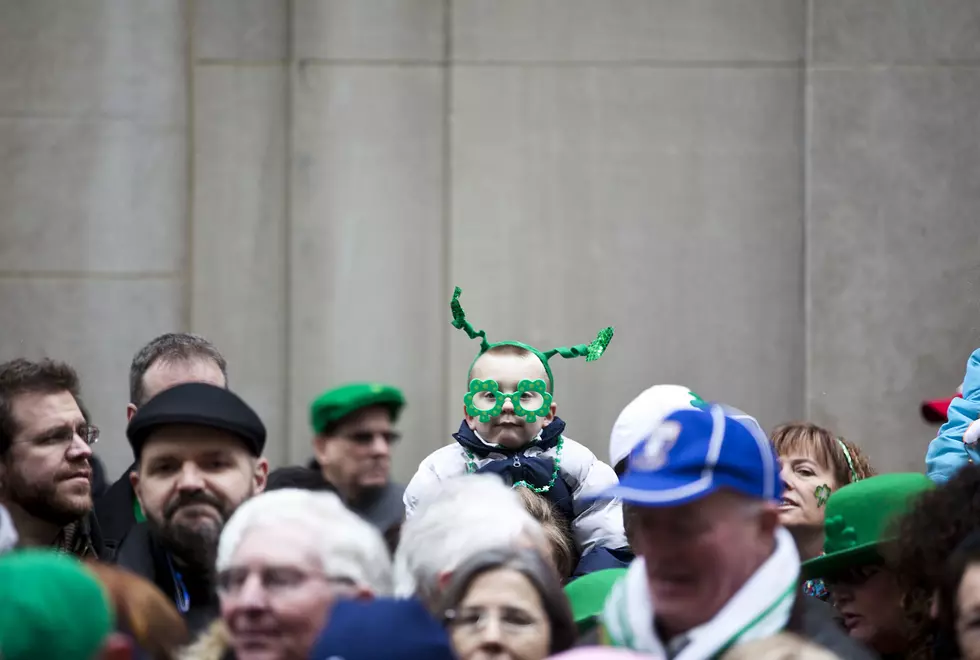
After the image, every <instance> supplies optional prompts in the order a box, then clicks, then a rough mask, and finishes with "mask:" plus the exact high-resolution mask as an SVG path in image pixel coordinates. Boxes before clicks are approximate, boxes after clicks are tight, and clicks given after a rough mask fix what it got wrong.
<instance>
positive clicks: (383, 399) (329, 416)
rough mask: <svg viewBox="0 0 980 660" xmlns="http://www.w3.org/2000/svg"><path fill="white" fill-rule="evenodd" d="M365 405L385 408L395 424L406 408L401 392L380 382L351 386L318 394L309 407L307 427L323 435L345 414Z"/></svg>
mask: <svg viewBox="0 0 980 660" xmlns="http://www.w3.org/2000/svg"><path fill="white" fill-rule="evenodd" d="M368 406H385V407H386V408H388V410H389V411H391V421H397V419H398V414H399V413H400V412H401V410H402V408H403V407H404V406H405V397H404V396H402V393H401V390H399V389H398V388H397V387H393V386H392V385H384V384H381V383H350V384H348V385H342V386H340V387H338V388H335V389H332V390H330V391H328V392H324V393H323V394H321V395H320V396H319V397H318V398H317V399H316V401H314V402H313V404H312V405H310V425H311V426H312V427H313V430H314V431H315V432H316V433H325V432H326V431H327V430H328V429H330V427H331V426H333V425H334V424H336V423H337V422H339V421H340V420H342V419H343V418H344V417H347V415H349V414H351V413H352V412H355V411H357V410H360V409H361V408H367V407H368Z"/></svg>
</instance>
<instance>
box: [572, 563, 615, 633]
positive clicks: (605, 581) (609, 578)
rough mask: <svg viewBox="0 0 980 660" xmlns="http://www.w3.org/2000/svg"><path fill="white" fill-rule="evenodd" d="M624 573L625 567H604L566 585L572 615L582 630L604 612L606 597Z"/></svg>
mask: <svg viewBox="0 0 980 660" xmlns="http://www.w3.org/2000/svg"><path fill="white" fill-rule="evenodd" d="M624 575H626V569H625V568H604V569H602V570H601V571H595V572H593V573H587V574H586V575H583V576H582V577H580V578H575V579H574V580H572V581H571V582H569V583H568V584H566V585H565V595H566V596H567V597H568V602H569V603H570V604H571V606H572V617H573V618H574V619H575V624H576V625H577V626H578V627H579V629H580V630H582V629H584V628H587V627H588V625H589V624H590V623H592V622H593V621H594V620H595V618H596V617H597V616H599V614H601V613H602V608H603V606H604V605H605V604H606V599H607V598H608V597H609V594H610V593H611V592H612V589H613V587H614V586H615V585H616V583H617V582H619V580H620V579H621V578H622V577H623V576H624Z"/></svg>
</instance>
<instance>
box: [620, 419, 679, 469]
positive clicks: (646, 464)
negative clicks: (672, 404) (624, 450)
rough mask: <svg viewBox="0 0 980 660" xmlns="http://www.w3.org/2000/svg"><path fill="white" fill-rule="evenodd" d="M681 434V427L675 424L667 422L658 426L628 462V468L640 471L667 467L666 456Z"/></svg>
mask: <svg viewBox="0 0 980 660" xmlns="http://www.w3.org/2000/svg"><path fill="white" fill-rule="evenodd" d="M680 434H681V425H680V424H679V423H677V422H673V421H667V422H663V423H662V424H660V426H658V427H657V429H656V430H655V431H654V432H653V433H651V434H650V437H649V438H647V441H646V442H645V443H643V448H642V449H641V450H640V452H639V453H638V454H637V455H636V457H635V458H633V460H631V461H630V467H635V468H637V469H640V470H659V469H660V468H662V467H663V466H665V465H667V455H668V454H669V453H670V450H671V449H672V448H673V446H674V445H675V444H677V438H678V437H679V436H680Z"/></svg>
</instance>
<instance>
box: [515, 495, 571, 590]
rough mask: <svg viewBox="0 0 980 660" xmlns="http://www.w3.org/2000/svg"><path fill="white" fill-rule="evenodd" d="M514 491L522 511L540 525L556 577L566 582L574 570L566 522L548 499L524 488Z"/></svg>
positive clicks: (569, 533)
mask: <svg viewBox="0 0 980 660" xmlns="http://www.w3.org/2000/svg"><path fill="white" fill-rule="evenodd" d="M515 490H516V491H517V494H518V495H519V496H520V498H521V503H522V504H523V505H524V509H525V510H526V511H527V512H528V513H530V514H531V517H532V518H534V519H535V520H537V521H538V522H539V523H541V528H542V529H543V530H544V534H545V536H547V537H548V544H549V545H550V546H551V559H552V562H553V563H554V565H555V568H556V569H558V576H559V577H560V578H561V579H562V580H567V579H568V578H569V577H571V575H572V571H573V570H575V543H574V541H572V535H571V532H570V531H569V529H568V522H567V521H566V520H565V519H564V517H563V516H562V515H561V514H560V513H558V510H557V509H556V508H555V505H554V504H552V503H551V502H550V501H549V500H548V498H546V497H544V496H543V495H540V494H538V493H535V492H534V491H533V490H531V489H530V488H526V487H524V486H519V487H517V488H515Z"/></svg>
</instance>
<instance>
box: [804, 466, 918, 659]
mask: <svg viewBox="0 0 980 660" xmlns="http://www.w3.org/2000/svg"><path fill="white" fill-rule="evenodd" d="M932 488H933V483H932V482H931V481H929V479H928V478H927V477H926V476H925V475H922V474H913V473H905V474H903V473H893V474H883V475H878V476H875V477H870V478H868V479H863V480H861V481H859V482H857V483H852V484H848V485H847V486H844V487H843V488H841V489H840V490H839V491H837V492H835V493H834V494H833V495H831V496H830V500H829V502H827V515H826V521H825V523H824V531H825V537H826V541H825V543H824V549H825V551H826V552H825V553H824V554H823V555H821V556H819V557H816V558H814V559H811V560H809V561H806V562H804V563H803V568H802V573H803V576H804V577H805V578H807V579H814V578H820V579H822V580H823V581H824V583H825V584H826V585H827V590H828V591H829V592H830V600H831V602H832V603H833V605H834V607H835V608H837V610H838V611H839V612H840V614H841V616H842V618H843V622H844V627H845V628H846V629H847V633H848V635H850V637H851V638H852V639H855V640H857V641H859V642H861V643H863V644H866V645H867V646H868V647H870V648H871V649H872V650H874V651H875V652H876V653H878V654H879V655H881V656H882V657H883V658H886V657H887V658H894V659H898V658H902V659H905V660H907V659H911V658H916V657H918V656H917V652H918V651H919V650H920V646H921V644H920V643H919V640H918V638H917V630H916V628H915V626H913V625H910V621H909V620H908V618H907V616H906V611H905V610H904V609H903V606H909V605H910V600H913V599H914V600H917V601H918V602H919V603H920V604H922V603H923V602H924V601H922V600H921V599H915V596H914V595H913V594H909V593H908V592H906V591H904V590H903V589H902V586H901V583H900V582H899V577H898V575H897V574H896V573H895V571H894V570H892V569H891V568H890V567H889V566H888V565H887V563H886V557H887V554H888V552H889V551H890V549H891V548H893V547H894V546H895V544H896V543H897V542H898V541H899V538H898V534H897V531H896V529H895V527H896V523H897V522H898V521H899V520H900V519H901V517H902V516H903V515H905V514H906V512H908V511H909V510H910V509H911V508H912V507H913V506H914V505H915V502H916V501H917V500H918V499H919V498H920V497H923V495H924V494H926V493H928V492H929V491H930V490H931V489H932Z"/></svg>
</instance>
